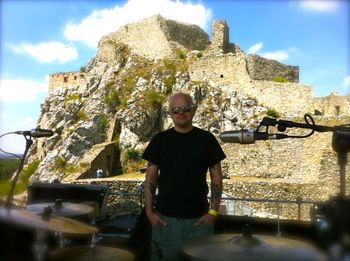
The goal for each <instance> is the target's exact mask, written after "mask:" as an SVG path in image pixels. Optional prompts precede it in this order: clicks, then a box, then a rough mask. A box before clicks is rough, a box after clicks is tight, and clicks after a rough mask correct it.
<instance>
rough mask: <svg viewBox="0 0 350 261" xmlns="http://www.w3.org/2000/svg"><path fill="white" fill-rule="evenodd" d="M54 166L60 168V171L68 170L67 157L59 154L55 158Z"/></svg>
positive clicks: (56, 168)
mask: <svg viewBox="0 0 350 261" xmlns="http://www.w3.org/2000/svg"><path fill="white" fill-rule="evenodd" d="M53 167H54V169H55V170H59V171H63V170H66V167H67V161H66V159H65V158H63V157H62V156H58V157H57V158H56V159H55V162H54V165H53Z"/></svg>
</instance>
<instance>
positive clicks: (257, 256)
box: [182, 234, 327, 261]
mask: <svg viewBox="0 0 350 261" xmlns="http://www.w3.org/2000/svg"><path fill="white" fill-rule="evenodd" d="M182 252H183V254H184V255H185V256H187V257H189V258H190V259H191V260H202V261H204V260H207V261H209V260H220V261H226V260H242V261H248V260H249V261H256V260H269V261H270V260H271V261H272V260H275V261H277V260H283V261H287V260H290V261H291V260H293V261H300V260H304V261H306V260H308V261H323V260H327V258H326V255H325V254H323V253H322V252H320V251H319V250H318V249H317V248H316V247H314V246H313V245H310V244H308V243H306V242H303V241H298V240H294V239H287V238H281V237H273V236H267V235H253V236H252V237H251V238H250V239H249V238H248V239H246V238H244V237H243V236H242V235H239V234H217V235H211V236H208V237H205V238H200V239H193V240H189V241H188V242H187V243H186V244H185V245H184V247H183V248H182Z"/></svg>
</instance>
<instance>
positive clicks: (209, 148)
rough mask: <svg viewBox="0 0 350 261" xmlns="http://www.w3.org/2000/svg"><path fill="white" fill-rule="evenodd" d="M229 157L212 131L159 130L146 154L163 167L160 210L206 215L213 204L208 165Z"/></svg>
mask: <svg viewBox="0 0 350 261" xmlns="http://www.w3.org/2000/svg"><path fill="white" fill-rule="evenodd" d="M225 157H226V156H225V154H224V152H223V151H222V149H221V147H220V145H219V143H218V141H217V140H216V138H215V137H214V135H213V134H212V133H210V132H209V131H205V130H202V129H199V128H197V127H194V128H193V129H192V130H191V131H190V132H188V133H180V132H177V131H175V129H174V128H171V129H168V130H166V131H163V132H160V133H158V134H156V135H155V136H154V137H153V139H152V140H151V142H150V143H149V144H148V146H147V148H146V150H145V152H144V154H143V156H142V158H144V159H145V160H147V161H149V162H151V163H153V164H156V165H158V167H159V169H160V172H159V177H158V194H157V197H156V204H155V206H156V210H157V211H159V212H160V213H161V214H163V215H166V216H171V217H179V218H194V217H200V216H201V215H204V214H205V213H206V212H207V211H208V208H209V203H208V200H207V194H208V185H207V182H206V174H207V171H208V168H209V167H210V166H213V165H215V164H216V163H218V162H220V161H221V160H223V159H224V158H225Z"/></svg>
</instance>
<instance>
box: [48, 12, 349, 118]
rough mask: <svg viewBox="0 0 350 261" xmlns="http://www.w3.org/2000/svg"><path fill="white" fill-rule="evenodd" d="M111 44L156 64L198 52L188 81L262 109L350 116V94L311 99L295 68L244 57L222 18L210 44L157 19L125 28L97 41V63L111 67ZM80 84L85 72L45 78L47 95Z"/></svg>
mask: <svg viewBox="0 0 350 261" xmlns="http://www.w3.org/2000/svg"><path fill="white" fill-rule="evenodd" d="M115 42H120V43H123V44H125V45H127V46H129V47H130V49H132V51H133V52H134V53H136V54H138V55H140V56H144V57H146V58H150V59H155V60H157V59H163V58H167V57H171V56H173V55H174V53H176V50H181V49H184V50H196V51H202V52H204V53H205V56H204V57H203V58H202V59H200V60H198V61H196V62H195V63H193V64H191V65H190V68H189V73H190V78H191V80H193V81H197V80H203V79H204V80H207V81H209V80H210V81H212V82H215V83H216V84H220V85H235V87H236V88H237V89H238V90H239V91H241V92H243V93H245V94H246V95H250V96H253V97H256V98H257V99H258V100H259V102H261V103H262V104H264V105H265V106H267V107H274V108H275V109H276V110H279V111H284V112H285V113H287V111H293V110H294V112H293V113H299V114H303V113H305V112H309V113H313V112H314V111H317V112H319V113H320V114H321V115H327V116H341V115H348V114H350V107H349V103H350V98H349V96H347V97H343V96H339V95H338V94H337V93H332V94H330V96H329V97H322V98H317V97H313V93H312V86H308V85H303V84H300V83H299V67H298V66H291V65H285V64H282V63H280V62H278V61H275V60H271V59H266V58H263V57H261V56H258V55H255V54H248V55H247V54H245V53H244V52H243V51H242V50H241V49H240V47H239V46H238V45H237V44H235V43H230V42H229V29H228V26H227V24H226V21H225V20H217V21H214V22H213V24H212V38H211V41H210V40H209V36H208V35H207V34H206V33H205V32H204V31H203V30H202V29H201V28H200V27H198V26H196V25H189V24H184V23H180V22H177V21H173V20H166V19H164V18H162V17H161V16H160V15H157V16H153V17H150V18H148V19H144V20H142V21H140V22H138V23H134V24H128V25H125V26H123V27H121V28H120V29H119V30H118V31H117V32H115V33H111V34H109V35H106V36H104V37H103V38H102V39H101V40H100V42H99V45H98V54H97V56H98V57H99V59H100V60H101V61H103V62H107V63H109V62H113V61H115V60H116V59H118V58H117V56H118V53H119V52H118V49H117V48H118V46H116V45H115ZM276 77H282V78H284V79H286V80H287V82H286V83H279V82H273V79H275V78H276ZM84 84H85V83H84V73H80V72H66V73H55V74H51V75H50V78H49V92H51V90H53V89H54V88H55V87H62V86H66V87H67V88H69V86H77V85H79V86H84ZM271 94H273V95H271Z"/></svg>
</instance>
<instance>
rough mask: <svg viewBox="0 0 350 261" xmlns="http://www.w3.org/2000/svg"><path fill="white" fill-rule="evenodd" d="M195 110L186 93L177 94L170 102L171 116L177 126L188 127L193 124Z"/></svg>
mask: <svg viewBox="0 0 350 261" xmlns="http://www.w3.org/2000/svg"><path fill="white" fill-rule="evenodd" d="M194 113H195V110H194V109H193V107H192V106H191V104H190V100H189V99H188V97H187V96H185V95H177V96H175V97H174V98H173V99H172V102H171V104H170V117H171V119H172V120H173V122H174V124H175V126H178V127H180V128H186V127H190V126H192V119H193V117H194Z"/></svg>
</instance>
